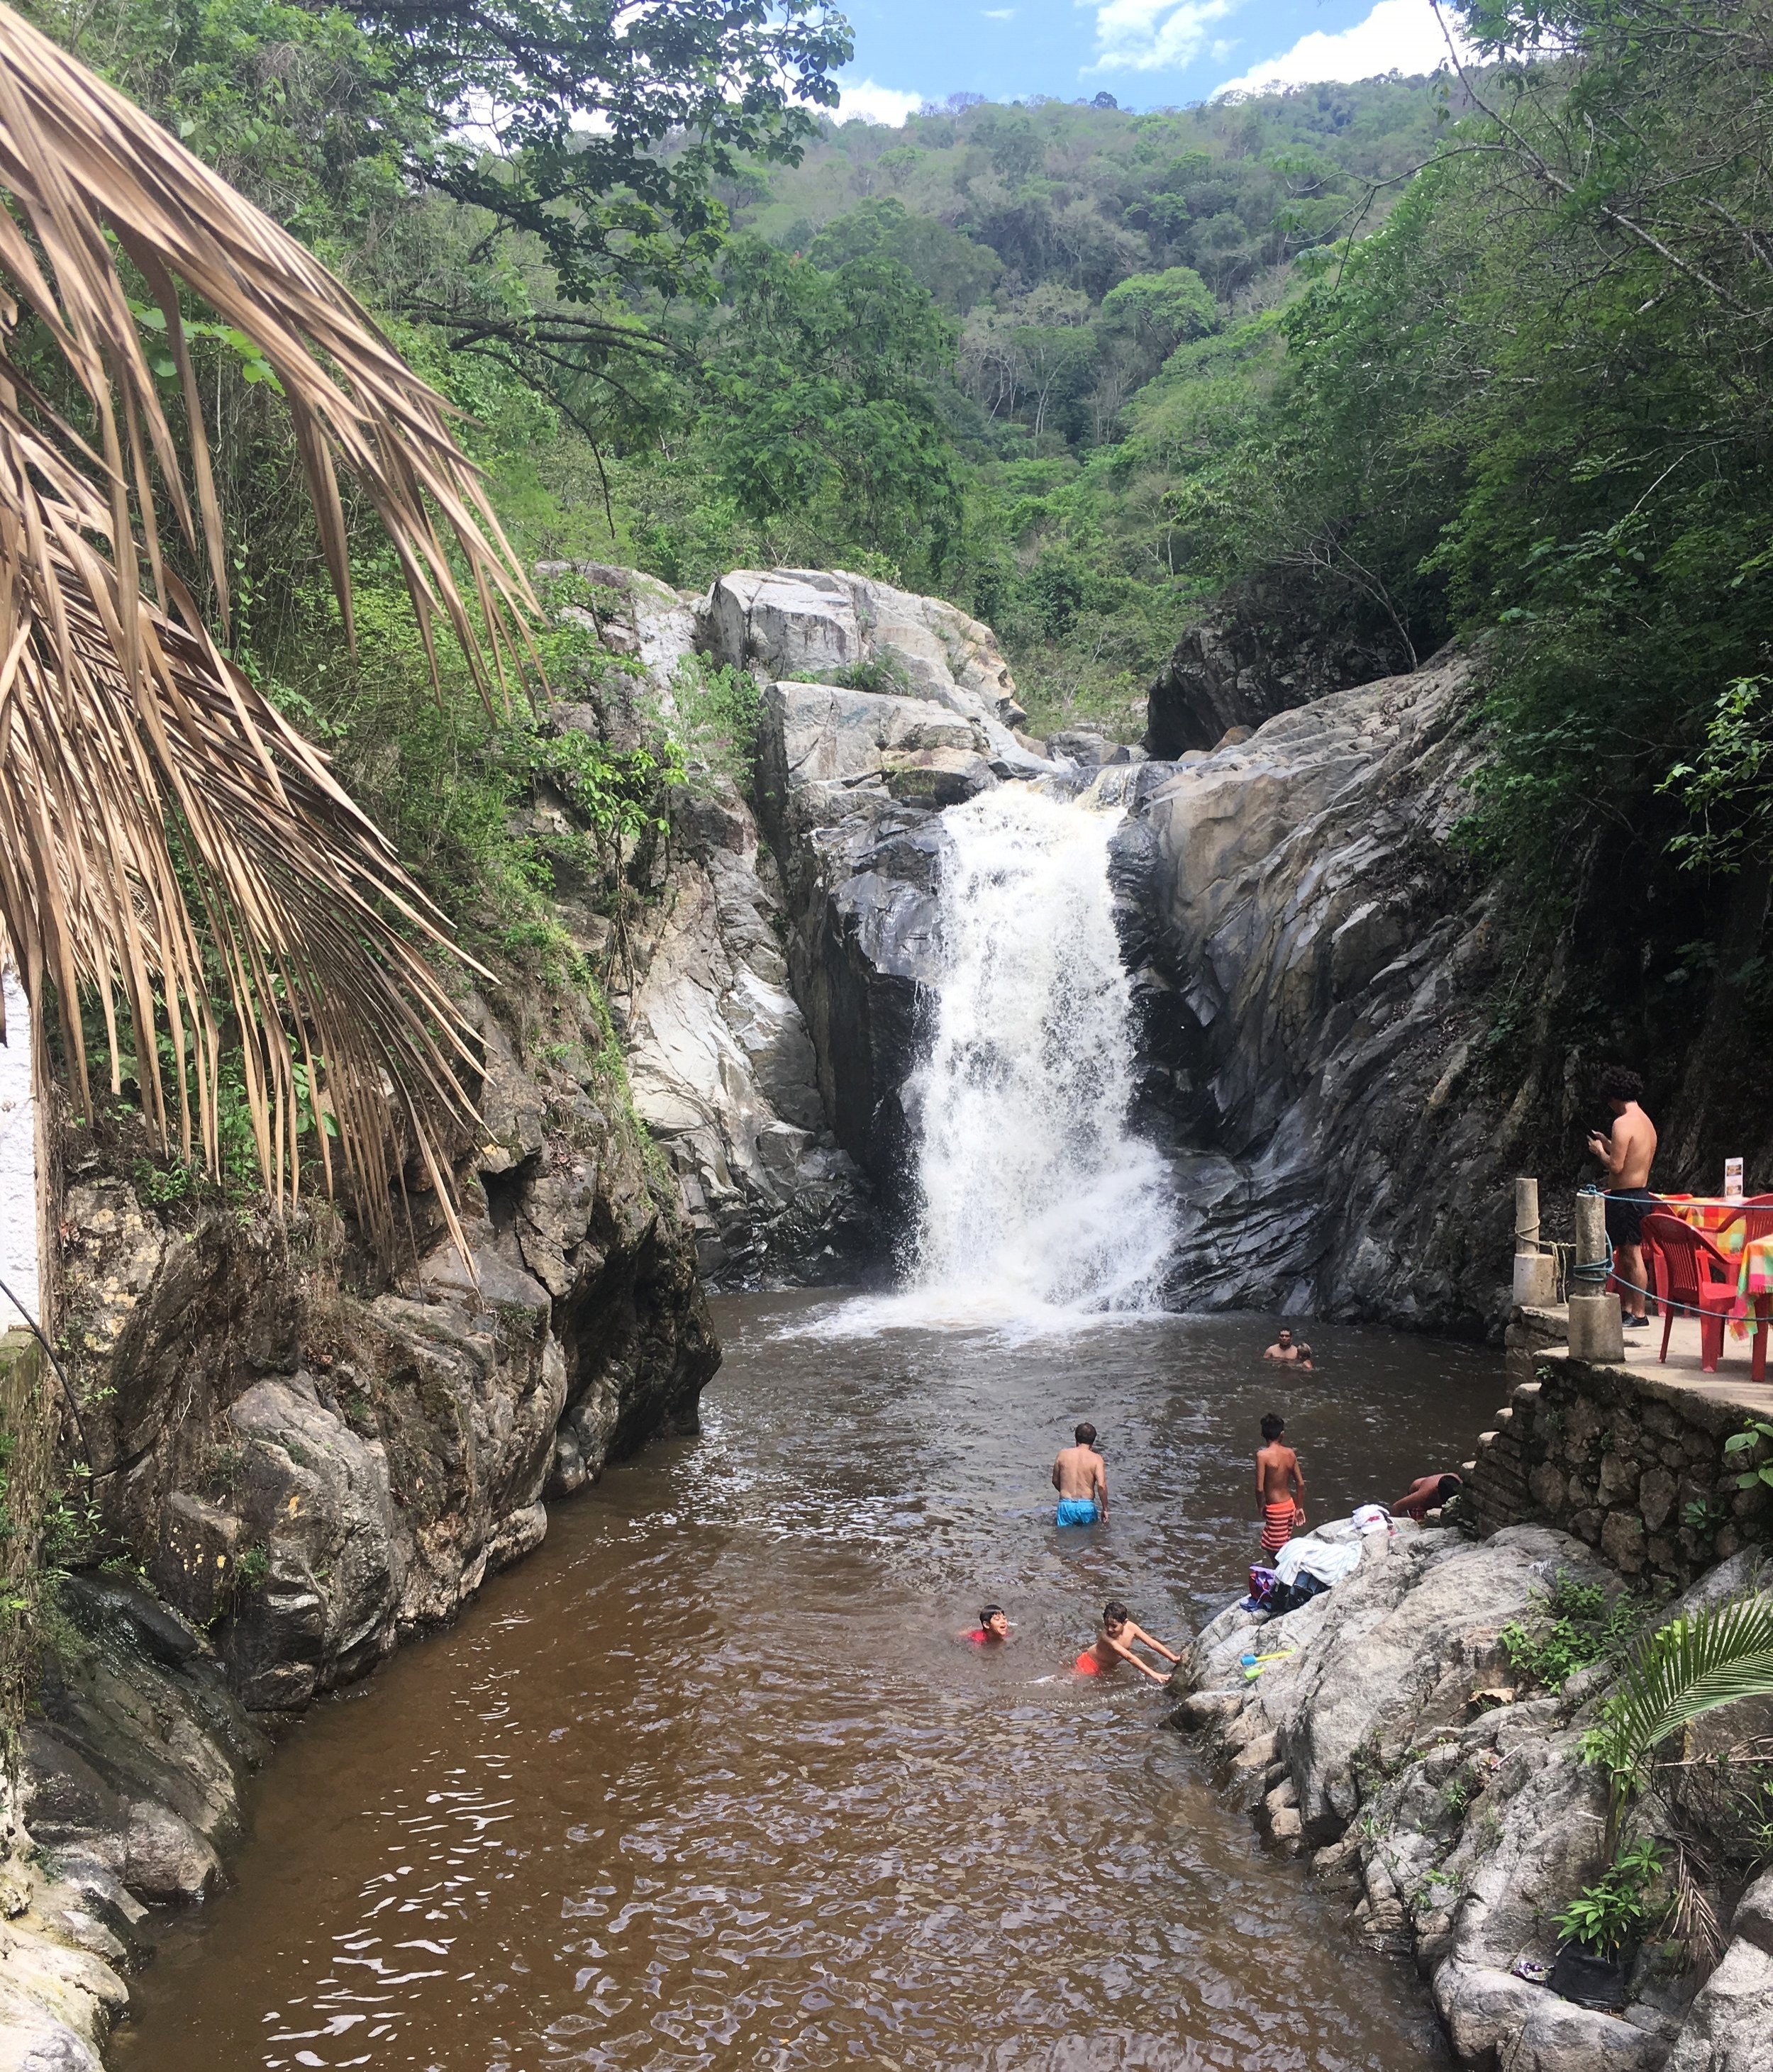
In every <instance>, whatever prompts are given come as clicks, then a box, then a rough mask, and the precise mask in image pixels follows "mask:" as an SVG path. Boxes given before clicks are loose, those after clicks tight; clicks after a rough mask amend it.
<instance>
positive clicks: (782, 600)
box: [702, 569, 1028, 746]
mask: <svg viewBox="0 0 1773 2072" xmlns="http://www.w3.org/2000/svg"><path fill="white" fill-rule="evenodd" d="M702 625H703V634H704V639H705V643H706V645H707V648H708V650H709V652H710V653H711V654H713V655H714V656H718V658H719V659H720V660H722V661H726V662H731V663H733V664H735V665H736V666H738V668H744V669H749V670H751V672H752V673H753V674H754V675H755V676H759V677H811V678H812V679H813V680H820V679H822V678H824V677H825V676H832V675H835V674H837V673H838V672H842V673H843V674H845V675H847V674H848V673H849V672H853V671H854V670H855V669H856V668H857V666H858V664H866V663H870V662H874V663H878V662H881V661H882V660H885V661H886V662H887V664H888V666H889V668H891V671H892V672H893V673H894V674H895V676H898V677H899V679H900V680H903V683H904V685H905V688H906V690H907V693H908V694H909V695H911V697H915V698H919V699H926V700H930V701H934V702H935V703H936V704H937V705H945V706H947V707H948V709H949V710H950V711H951V712H955V713H959V714H961V717H964V718H966V719H970V720H975V721H977V722H981V723H983V724H985V725H987V726H990V727H991V728H993V730H998V732H1000V733H1001V732H1002V730H1007V729H1010V728H1014V727H1018V726H1022V724H1023V723H1024V722H1026V719H1027V717H1028V715H1027V713H1026V712H1024V711H1023V709H1022V706H1021V705H1019V704H1018V702H1017V699H1016V687H1015V685H1014V682H1013V680H1011V677H1010V670H1009V667H1008V665H1007V664H1006V662H1005V661H1004V659H1003V656H1002V653H1001V652H999V650H998V643H997V636H996V635H994V634H993V632H992V631H991V629H990V627H988V626H982V625H981V624H980V623H979V621H978V620H977V619H969V617H968V616H967V615H966V614H965V612H964V611H961V609H960V608H959V607H958V606H956V605H952V604H948V603H945V602H944V601H943V600H942V599H941V598H934V597H919V596H916V595H915V594H913V593H912V592H911V591H909V590H899V589H897V588H895V586H894V585H892V584H891V583H886V582H878V581H877V580H876V579H875V578H873V577H870V576H858V575H850V574H846V573H845V571H844V570H843V569H830V570H826V569H767V570H759V569H736V570H734V573H733V574H731V575H729V576H722V578H720V580H719V581H718V582H716V583H715V584H714V587H713V589H712V590H710V593H709V595H708V599H707V602H706V604H705V606H704V610H703V619H702ZM1008 745H1009V746H1014V744H1013V743H1010V744H1008Z"/></svg>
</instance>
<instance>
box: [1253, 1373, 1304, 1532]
mask: <svg viewBox="0 0 1773 2072" xmlns="http://www.w3.org/2000/svg"><path fill="white" fill-rule="evenodd" d="M1285 1431H1286V1419H1285V1418H1284V1417H1277V1416H1275V1415H1274V1413H1273V1411H1272V1410H1271V1411H1270V1412H1269V1414H1268V1416H1266V1417H1265V1418H1264V1419H1263V1420H1262V1445H1261V1450H1260V1452H1258V1453H1257V1456H1256V1501H1257V1504H1258V1505H1259V1506H1260V1507H1261V1513H1262V1552H1263V1555H1264V1557H1265V1559H1267V1560H1273V1557H1274V1556H1276V1555H1277V1554H1278V1553H1279V1552H1280V1551H1281V1548H1283V1547H1284V1546H1286V1543H1287V1542H1288V1540H1290V1539H1291V1538H1292V1537H1293V1535H1294V1533H1295V1532H1303V1531H1304V1530H1305V1476H1304V1474H1303V1473H1302V1470H1301V1469H1300V1466H1299V1457H1298V1454H1297V1453H1294V1450H1293V1449H1292V1448H1291V1447H1290V1446H1289V1445H1285V1444H1283V1443H1282V1441H1281V1433H1283V1432H1285Z"/></svg>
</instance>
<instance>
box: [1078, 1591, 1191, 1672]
mask: <svg viewBox="0 0 1773 2072" xmlns="http://www.w3.org/2000/svg"><path fill="white" fill-rule="evenodd" d="M1135 1646H1139V1647H1149V1648H1150V1650H1151V1651H1152V1653H1153V1654H1154V1655H1162V1657H1163V1659H1164V1660H1165V1661H1166V1662H1169V1663H1174V1661H1175V1660H1176V1657H1175V1656H1174V1655H1172V1654H1171V1653H1170V1651H1169V1649H1168V1648H1167V1647H1166V1646H1164V1644H1163V1642H1162V1641H1161V1640H1154V1639H1153V1638H1151V1636H1150V1634H1148V1633H1147V1632H1146V1630H1145V1628H1144V1627H1143V1626H1135V1625H1134V1624H1133V1614H1132V1613H1131V1612H1129V1610H1128V1609H1127V1608H1126V1606H1125V1605H1123V1604H1122V1603H1121V1601H1120V1599H1119V1598H1118V1597H1113V1598H1110V1599H1109V1602H1108V1603H1107V1604H1106V1605H1104V1606H1103V1608H1102V1630H1101V1631H1100V1633H1099V1634H1097V1635H1096V1638H1095V1639H1094V1640H1092V1642H1090V1644H1089V1646H1088V1647H1086V1648H1085V1649H1084V1652H1083V1653H1082V1654H1081V1655H1079V1656H1078V1658H1077V1663H1076V1668H1077V1673H1078V1675H1080V1676H1105V1675H1107V1674H1108V1673H1109V1671H1110V1670H1111V1669H1117V1668H1118V1667H1120V1665H1121V1663H1123V1662H1130V1663H1132V1664H1133V1667H1134V1668H1135V1669H1137V1671H1139V1673H1140V1675H1142V1676H1149V1677H1150V1679H1151V1680H1152V1682H1153V1683H1168V1682H1169V1680H1170V1678H1169V1673H1168V1671H1160V1670H1156V1669H1154V1668H1153V1667H1151V1666H1150V1663H1145V1662H1142V1661H1141V1660H1140V1659H1139V1658H1138V1656H1137V1655H1135V1654H1134V1653H1133V1648H1134V1647H1135Z"/></svg>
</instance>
